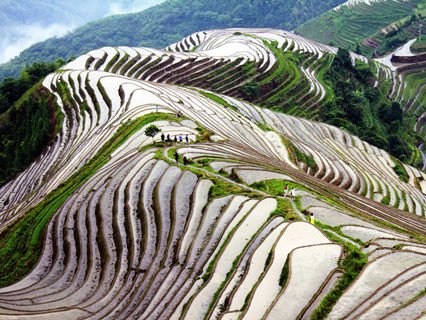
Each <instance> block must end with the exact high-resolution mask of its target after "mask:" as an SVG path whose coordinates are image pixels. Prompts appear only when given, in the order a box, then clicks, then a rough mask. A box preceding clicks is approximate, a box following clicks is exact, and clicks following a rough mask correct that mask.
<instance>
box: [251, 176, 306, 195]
mask: <svg viewBox="0 0 426 320" xmlns="http://www.w3.org/2000/svg"><path fill="white" fill-rule="evenodd" d="M285 185H287V186H288V188H289V191H290V190H291V189H294V188H297V189H298V190H304V191H308V192H313V191H312V190H310V189H308V188H306V187H305V186H303V185H301V184H298V183H296V182H293V181H287V180H279V179H273V180H265V181H259V182H255V183H252V184H251V185H250V187H251V188H254V189H257V190H260V191H263V192H265V193H267V194H270V195H272V196H282V195H283V194H284V186H285Z"/></svg>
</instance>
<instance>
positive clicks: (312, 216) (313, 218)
mask: <svg viewBox="0 0 426 320" xmlns="http://www.w3.org/2000/svg"><path fill="white" fill-rule="evenodd" d="M309 221H310V223H311V224H313V225H315V217H314V214H313V213H312V212H311V214H310V215H309Z"/></svg>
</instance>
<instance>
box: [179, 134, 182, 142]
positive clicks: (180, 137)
mask: <svg viewBox="0 0 426 320" xmlns="http://www.w3.org/2000/svg"><path fill="white" fill-rule="evenodd" d="M182 141H183V138H182V135H181V134H180V135H179V142H182Z"/></svg>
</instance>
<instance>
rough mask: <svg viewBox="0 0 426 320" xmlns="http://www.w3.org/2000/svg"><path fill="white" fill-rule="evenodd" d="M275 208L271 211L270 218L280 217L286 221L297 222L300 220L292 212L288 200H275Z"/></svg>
mask: <svg viewBox="0 0 426 320" xmlns="http://www.w3.org/2000/svg"><path fill="white" fill-rule="evenodd" d="M276 200H277V208H276V209H275V210H274V211H272V213H271V216H281V217H283V218H284V219H286V220H290V221H298V220H301V219H300V217H299V216H298V215H297V214H296V212H294V210H293V208H292V207H291V204H290V202H289V201H288V200H285V199H276Z"/></svg>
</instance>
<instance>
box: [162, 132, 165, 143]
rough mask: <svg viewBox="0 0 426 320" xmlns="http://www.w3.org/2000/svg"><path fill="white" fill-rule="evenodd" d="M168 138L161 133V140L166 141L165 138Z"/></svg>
mask: <svg viewBox="0 0 426 320" xmlns="http://www.w3.org/2000/svg"><path fill="white" fill-rule="evenodd" d="M165 138H166V136H165V135H164V133H161V141H162V142H164V139H165Z"/></svg>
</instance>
